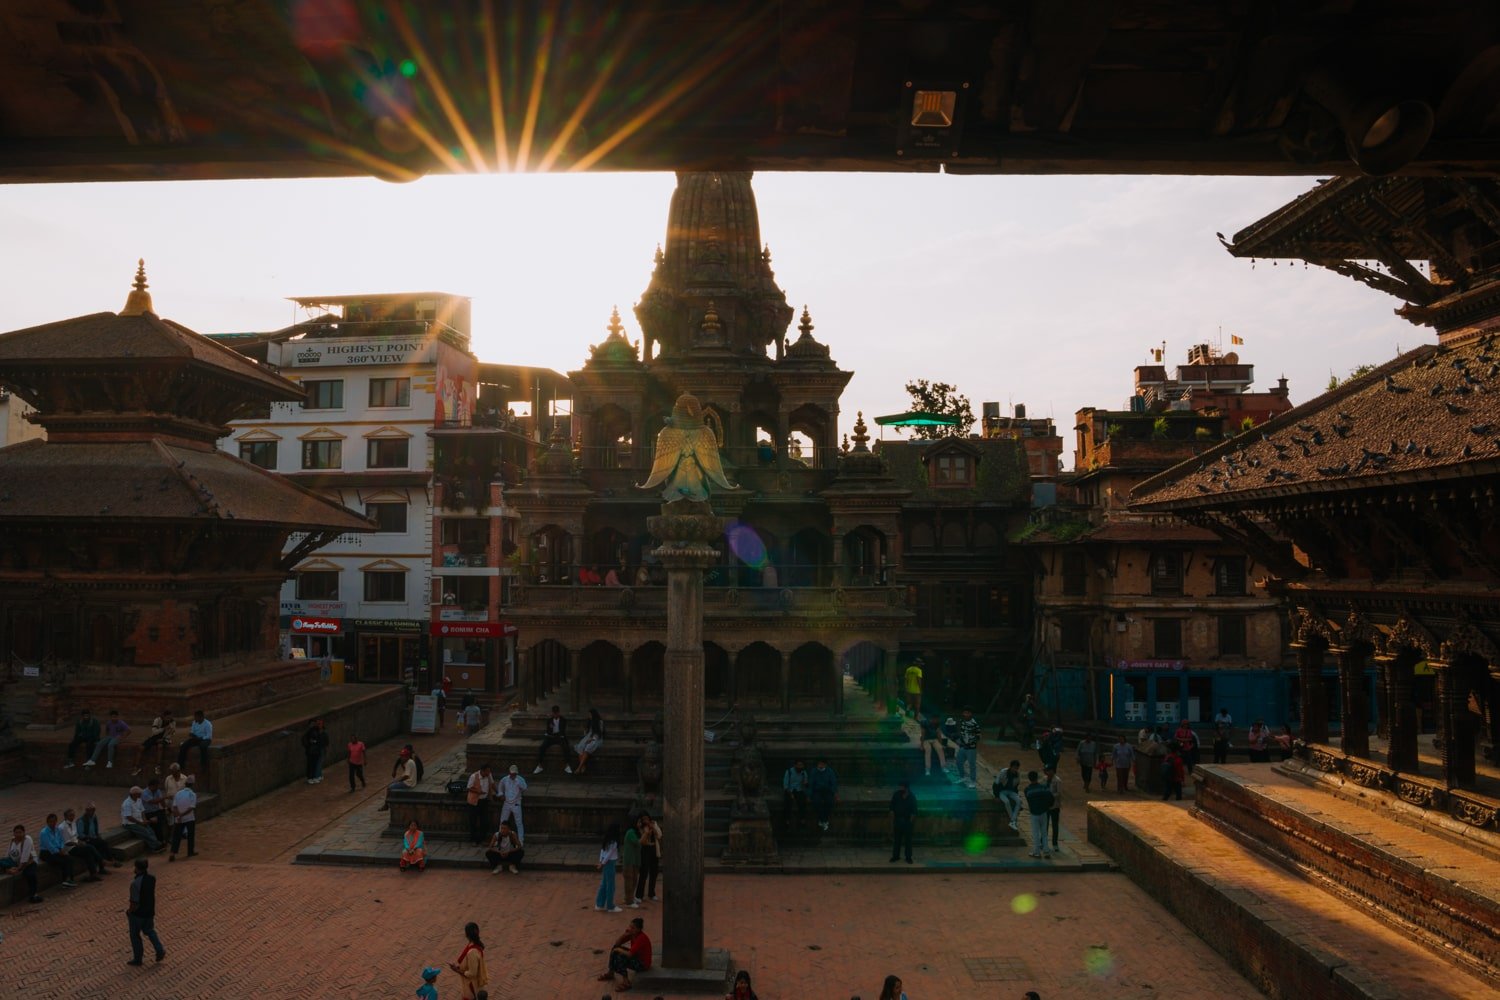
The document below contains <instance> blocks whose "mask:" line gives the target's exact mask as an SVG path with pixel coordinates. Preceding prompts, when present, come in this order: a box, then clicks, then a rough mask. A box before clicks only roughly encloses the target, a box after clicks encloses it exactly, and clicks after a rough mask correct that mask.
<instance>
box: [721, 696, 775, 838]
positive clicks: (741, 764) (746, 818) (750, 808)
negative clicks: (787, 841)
mask: <svg viewBox="0 0 1500 1000" xmlns="http://www.w3.org/2000/svg"><path fill="white" fill-rule="evenodd" d="M739 731H740V748H739V749H738V750H736V751H735V754H734V770H733V772H732V776H733V780H732V784H733V790H734V793H735V796H734V808H733V809H732V810H731V811H730V814H729V844H728V846H727V847H726V848H725V849H724V860H725V861H726V862H729V863H731V864H760V865H769V864H778V863H780V861H781V855H780V853H779V852H778V851H777V850H776V834H775V833H774V832H773V831H772V830H771V814H770V813H769V812H768V811H767V809H766V796H765V783H766V764H765V760H764V758H762V756H761V752H760V747H758V746H756V745H755V732H756V726H755V720H754V717H753V716H750V715H748V714H746V715H742V716H741V717H740V720H739Z"/></svg>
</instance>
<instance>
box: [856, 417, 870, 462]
mask: <svg viewBox="0 0 1500 1000" xmlns="http://www.w3.org/2000/svg"><path fill="white" fill-rule="evenodd" d="M869 441H870V433H869V429H868V428H867V427H866V426H865V411H864V410H859V411H857V412H856V414H855V417H854V450H855V451H857V452H866V451H869V450H870V447H869Z"/></svg>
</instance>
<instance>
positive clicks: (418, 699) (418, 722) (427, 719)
mask: <svg viewBox="0 0 1500 1000" xmlns="http://www.w3.org/2000/svg"><path fill="white" fill-rule="evenodd" d="M411 731H412V732H414V733H435V732H437V699H436V698H434V697H433V696H432V695H430V694H419V695H416V696H415V697H413V698H412V700H411Z"/></svg>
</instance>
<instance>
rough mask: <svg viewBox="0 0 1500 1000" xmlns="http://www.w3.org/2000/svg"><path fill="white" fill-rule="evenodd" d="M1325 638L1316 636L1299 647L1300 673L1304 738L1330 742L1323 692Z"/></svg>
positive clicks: (1312, 741) (1305, 741)
mask: <svg viewBox="0 0 1500 1000" xmlns="http://www.w3.org/2000/svg"><path fill="white" fill-rule="evenodd" d="M1323 648H1324V644H1323V642H1322V640H1320V639H1317V638H1313V639H1309V640H1308V641H1307V642H1304V643H1303V644H1302V645H1301V646H1298V647H1297V673H1298V676H1299V678H1300V682H1301V688H1302V741H1303V742H1304V743H1327V742H1328V704H1327V701H1328V699H1327V698H1326V697H1325V696H1324V692H1323Z"/></svg>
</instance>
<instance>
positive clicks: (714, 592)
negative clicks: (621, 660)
mask: <svg viewBox="0 0 1500 1000" xmlns="http://www.w3.org/2000/svg"><path fill="white" fill-rule="evenodd" d="M703 603H704V607H705V609H706V610H708V611H710V612H716V613H720V614H735V613H742V612H806V611H839V610H844V611H855V612H860V611H866V612H873V611H904V610H906V606H905V592H904V591H902V590H901V589H899V588H896V587H784V588H776V587H706V588H704V591H703ZM511 608H512V609H513V610H515V611H519V612H525V611H547V610H553V609H557V610H563V609H569V610H579V611H610V610H615V611H621V612H627V613H630V614H635V615H641V614H646V615H650V614H665V613H666V609H667V588H666V587H570V586H556V585H551V584H539V585H531V586H526V587H517V588H516V589H515V591H514V592H513V599H512V604H511Z"/></svg>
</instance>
